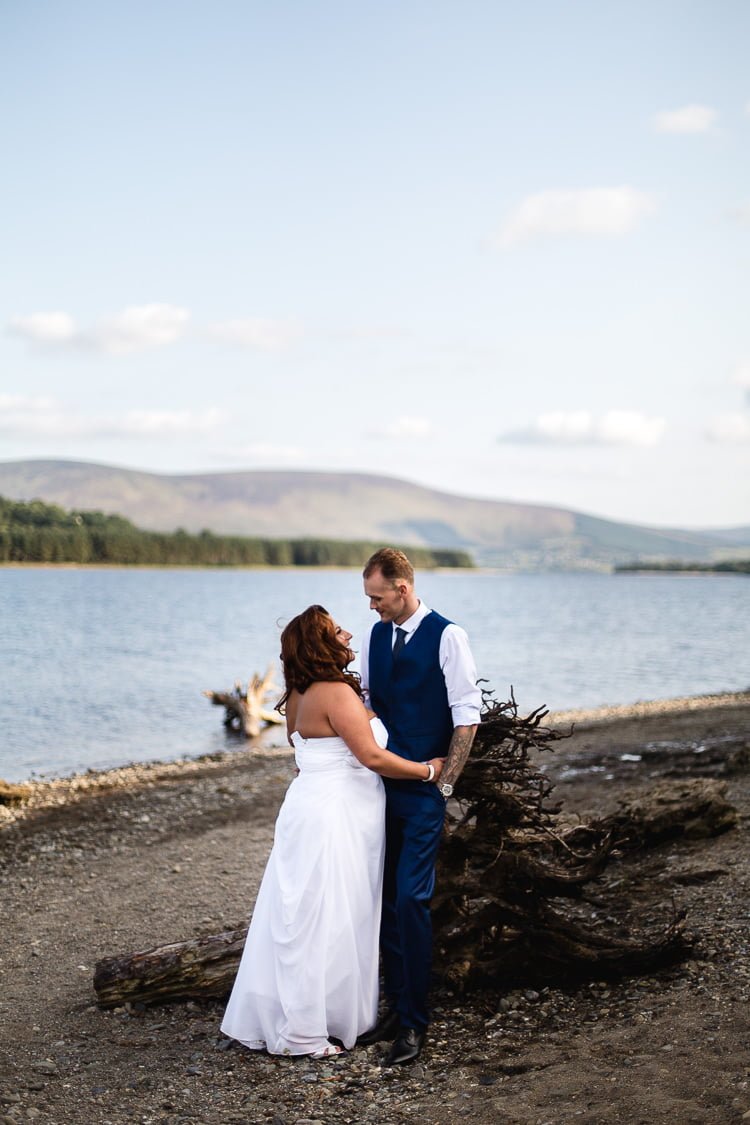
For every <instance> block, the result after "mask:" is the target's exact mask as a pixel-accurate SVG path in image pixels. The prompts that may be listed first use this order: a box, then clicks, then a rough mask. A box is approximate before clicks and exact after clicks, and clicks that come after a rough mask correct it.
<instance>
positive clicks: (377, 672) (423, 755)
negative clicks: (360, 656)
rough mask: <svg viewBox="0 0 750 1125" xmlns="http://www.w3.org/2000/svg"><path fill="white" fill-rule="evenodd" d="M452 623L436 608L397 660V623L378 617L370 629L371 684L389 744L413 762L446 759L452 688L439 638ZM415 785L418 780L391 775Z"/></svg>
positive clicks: (400, 785) (391, 783) (401, 784)
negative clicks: (447, 682) (444, 669)
mask: <svg viewBox="0 0 750 1125" xmlns="http://www.w3.org/2000/svg"><path fill="white" fill-rule="evenodd" d="M450 624H451V622H450V621H448V620H447V618H445V617H441V616H440V614H439V613H435V612H434V610H433V611H431V612H430V613H428V614H427V616H426V617H425V618H424V619H423V620H422V621H421V622H420V624H419V627H418V628H417V629H416V630H415V632H414V633H413V634H412V636H411V638H410V639H409V641H408V643H407V644H405V645H404V647H403V648H402V649H401V652H400V653H399V655H398V656H397V657H396V659H395V660H394V659H393V651H392V649H393V626H392V624H391V622H390V621H378V623H377V624H376V625H374V626H373V629H372V633H371V634H370V659H369V688H370V701H371V703H372V708H373V710H374V711H375V714H376V715H377V716H378V717H379V718H380V719H382V720H383V722H384V723H385V726H386V729H387V731H388V749H389V750H392V751H393V753H394V754H400V755H401V757H402V758H409V760H410V761H412V762H425V761H427V759H428V758H444V757H445V755H446V754H447V753H448V746H449V745H450V740H451V737H452V735H453V719H452V716H451V709H450V707H449V706H448V692H447V690H446V687H445V679H444V677H443V673H442V670H441V668H440V658H439V657H440V638H441V636H442V635H443V630H444V629H445V627H446V625H450ZM386 780H387V784H388V786H389V787H391V786H394V787H396V788H399V789H402V788H403V789H413V788H414V787H417V788H418V787H419V786H420V784H421V783H420V782H418V781H394V780H393V779H386Z"/></svg>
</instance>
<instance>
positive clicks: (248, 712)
mask: <svg viewBox="0 0 750 1125" xmlns="http://www.w3.org/2000/svg"><path fill="white" fill-rule="evenodd" d="M273 677H274V666H273V664H269V665H268V668H267V670H266V674H265V676H264V677H263V678H262V679H261V677H260V676H259V675H258V674H257V673H254V674H253V676H252V678H251V679H250V680H249V681H248V685H247V688H243V687H242V684H241V683H240V682H239V681H238V682H237V683H236V684H235V685H234V690H233V691H231V692H226V691H204V692H203V694H204V695H205V696H207V697H208V698H209V699H210V700H211V702H212V703H214V704H216V706H218V707H223V708H224V711H225V714H224V726H226V727H230V728H231V729H232V730H236V731H239V732H241V733H242V734H244V735H245V737H246V738H257V737H258V735H259V734H260V732H261V730H262V729H263V724H264V723H265V724H269V723H281V722H283V719H282V716H281V715H280V714H279V713H278V711H274V710H273V709H272V708H270V707H268V705H267V699H268V696H269V695H271V694H272V693H274V692H276V693H278V691H279V688H278V687H277V685H276V684H275V683H274V682H273Z"/></svg>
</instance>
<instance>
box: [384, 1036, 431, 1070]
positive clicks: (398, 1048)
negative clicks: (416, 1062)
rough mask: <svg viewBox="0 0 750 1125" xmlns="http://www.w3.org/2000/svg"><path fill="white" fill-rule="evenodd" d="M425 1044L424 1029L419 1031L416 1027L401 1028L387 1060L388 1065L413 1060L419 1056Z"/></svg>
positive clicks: (396, 1064)
mask: <svg viewBox="0 0 750 1125" xmlns="http://www.w3.org/2000/svg"><path fill="white" fill-rule="evenodd" d="M423 1046H424V1032H423V1031H417V1030H416V1028H414V1027H402V1028H399V1033H398V1036H397V1037H396V1042H395V1043H394V1044H393V1046H392V1047H391V1049H390V1051H389V1052H388V1057H387V1059H386V1060H385V1064H386V1066H398V1065H400V1064H401V1063H408V1062H411V1061H412V1060H413V1059H415V1058H416V1057H417V1055H418V1054H419V1052H420V1051H421V1050H422V1047H423Z"/></svg>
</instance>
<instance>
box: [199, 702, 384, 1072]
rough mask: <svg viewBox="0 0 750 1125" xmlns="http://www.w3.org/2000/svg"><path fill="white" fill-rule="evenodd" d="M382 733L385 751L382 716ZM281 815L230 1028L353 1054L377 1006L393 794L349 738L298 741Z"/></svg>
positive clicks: (269, 1045)
mask: <svg viewBox="0 0 750 1125" xmlns="http://www.w3.org/2000/svg"><path fill="white" fill-rule="evenodd" d="M370 723H371V727H372V731H373V735H374V736H375V740H376V741H377V742H378V744H379V745H380V746H385V745H386V743H387V741H388V734H387V731H386V729H385V727H384V726H383V724H382V723H381V722H380V720H379V719H377V718H373V719H371V720H370ZM292 742H293V744H294V750H295V759H296V762H297V766H298V768H299V771H300V772H299V774H298V775H297V777H296V778H295V779H294V781H293V782H292V783H291V785H290V786H289V789H288V791H287V794H286V796H285V798H284V802H283V804H282V806H281V809H280V811H279V815H278V818H277V821H276V828H275V832H274V843H273V848H272V850H271V855H270V856H269V859H268V864H267V866H266V870H265V873H264V876H263V881H262V883H261V886H260V890H259V891H258V897H257V900H256V903H255V909H254V911H253V915H252V919H251V923H250V929H249V931H248V935H247V941H246V943H245V949H244V952H243V955H242V960H241V962H240V967H239V970H238V972H237V977H236V979H235V983H234V987H233V989H232V994H231V996H230V998H229V1003H228V1005H227V1009H226V1012H225V1014H224V1019H223V1022H222V1025H221V1029H222V1031H223V1032H224V1033H225V1034H226V1035H229V1036H231V1037H232V1038H233V1039H237V1040H239V1041H240V1042H241V1043H244V1044H245V1046H247V1047H250V1048H252V1049H255V1050H262V1049H266V1050H268V1051H269V1052H270V1053H271V1054H290V1055H304V1054H312V1053H313V1052H315V1051H319V1050H322V1049H324V1048H325V1047H326V1046H327V1045H328V1043H329V1041H330V1037H332V1036H333V1037H334V1038H336V1039H340V1040H341V1042H342V1043H343V1044H344V1046H345V1047H353V1046H354V1043H355V1042H356V1039H357V1036H358V1035H360V1034H361V1033H362V1032H364V1031H366V1030H368V1029H369V1028H371V1027H372V1026H373V1024H374V1023H375V1021H376V1018H377V1009H378V937H379V929H380V907H381V895H382V884H383V854H384V847H385V842H384V817H385V795H384V790H383V783H382V781H381V779H380V777H379V776H378V775H377V774H375V773H373V772H372V771H371V770H368V769H367V768H366V767H365V766H362V765H361V764H360V762H358V761H357V759H356V758H355V757H354V755H353V754H352V752H351V751H350V750H349V748H348V746H347V745H346V743H345V742H344V741H343V739H341V738H338V737H330V738H303V737H302V736H301V735H300V734H299V733H298V732H297V731H295V732H294V733H293V734H292Z"/></svg>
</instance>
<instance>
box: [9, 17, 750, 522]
mask: <svg viewBox="0 0 750 1125" xmlns="http://www.w3.org/2000/svg"><path fill="white" fill-rule="evenodd" d="M749 54H750V5H747V4H746V3H744V0H734V2H726V0H713V2H708V0H706V2H703V0H701V2H694V0H681V2H672V0H667V2H665V0H651V2H649V3H644V2H641V0H633V2H628V3H625V2H622V3H620V2H618V3H606V2H605V3H602V2H601V0H599V2H598V3H587V2H586V3H584V2H580V0H570V2H567V3H560V2H557V3H552V2H536V3H535V2H531V3H528V4H523V5H521V4H518V3H506V2H503V0H496V2H494V3H490V2H486V0H482V2H479V0H462V2H461V3H459V2H457V0H456V2H451V3H445V2H433V3H410V2H408V0H404V2H401V3H390V2H388V0H385V2H379V3H377V4H374V3H356V2H351V0H350V2H349V3H343V2H342V3H332V2H326V0H321V2H318V3H312V2H310V3H302V2H297V3H293V2H285V0H279V2H277V3H274V4H260V3H254V2H252V0H248V2H245V3H239V2H234V0H214V2H213V3H210V4H209V3H191V2H189V0H187V2H180V3H172V2H161V3H160V2H158V0H156V2H153V3H144V2H142V0H135V2H131V3H129V4H127V5H124V4H114V3H109V2H104V3H102V2H101V0H100V2H95V3H94V2H92V3H83V2H80V0H66V2H56V3H49V2H44V0H38V2H34V3H31V4H27V3H21V2H18V0H17V2H15V3H12V2H11V3H5V4H3V5H1V6H0V105H2V110H0V144H1V145H2V151H3V157H4V159H3V166H4V170H3V176H2V187H1V188H0V192H1V193H2V200H3V206H2V208H1V209H0V244H1V245H2V259H3V269H2V270H1V271H0V459H2V460H14V459H17V458H26V457H64V458H75V459H83V460H95V461H104V462H107V463H114V464H120V465H126V466H129V467H133V468H141V469H151V470H156V471H163V472H183V471H203V470H207V471H215V470H219V469H245V468H247V469H253V468H290V469H335V470H357V471H369V472H378V473H384V474H387V475H391V476H400V477H404V478H406V479H410V480H415V481H419V482H421V483H424V484H427V485H430V486H433V487H437V488H441V489H445V490H447V491H451V492H457V493H462V494H466V495H475V496H489V497H495V498H498V499H511V500H526V501H534V502H539V503H552V504H558V505H563V506H566V507H571V508H576V509H578V510H583V511H587V512H591V513H594V514H599V515H605V516H610V517H612V518H615V519H623V520H632V521H637V522H644V523H652V524H667V525H672V526H677V525H681V526H694V527H697V526H705V527H720V526H731V525H733V524H748V523H750V310H749V309H748V296H749V294H750V286H749V285H748V275H749V272H750V159H749V158H748V153H749V151H750V147H749V146H750V70H748V67H747V58H748V57H749Z"/></svg>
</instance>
